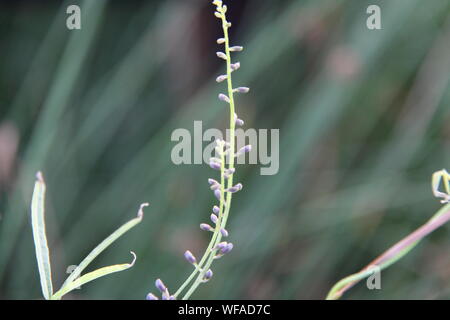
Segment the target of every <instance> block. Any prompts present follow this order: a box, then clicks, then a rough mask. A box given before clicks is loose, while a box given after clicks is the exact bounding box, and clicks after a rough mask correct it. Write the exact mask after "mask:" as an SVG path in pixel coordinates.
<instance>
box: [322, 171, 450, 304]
mask: <svg viewBox="0 0 450 320" xmlns="http://www.w3.org/2000/svg"><path fill="white" fill-rule="evenodd" d="M449 180H450V175H449V174H448V173H447V171H445V170H441V171H438V172H435V173H434V174H433V178H432V189H433V194H434V195H435V196H436V197H438V198H443V200H441V202H442V203H447V204H446V205H445V206H443V207H442V208H441V209H440V210H439V211H438V212H436V213H435V214H434V215H433V216H432V217H431V219H430V220H428V222H427V223H425V224H424V225H422V226H421V227H420V228H418V229H417V230H416V231H414V232H413V233H411V234H409V235H408V236H406V237H405V238H403V239H402V240H400V241H399V242H397V243H396V244H395V245H393V246H392V247H390V248H389V249H388V250H386V251H385V252H384V253H383V254H382V255H380V256H379V257H378V258H376V259H375V260H374V261H372V262H371V263H369V264H368V265H367V266H366V267H365V268H363V269H362V270H361V271H359V272H357V273H355V274H352V275H350V276H348V277H345V278H344V279H342V280H340V281H339V282H337V283H336V284H335V285H334V286H333V287H332V288H331V290H330V292H329V293H328V295H327V300H336V299H339V298H340V297H341V296H342V295H343V294H344V292H346V291H347V290H349V289H350V288H351V287H353V286H354V285H355V284H357V283H358V282H359V281H361V280H362V279H364V278H367V277H369V276H370V275H372V274H373V273H374V272H376V271H377V270H378V271H381V270H383V269H386V268H387V267H389V266H390V265H392V264H394V263H395V262H397V261H398V260H400V259H401V258H403V257H404V256H405V255H406V254H408V253H409V252H410V251H411V250H412V249H413V248H414V247H415V246H416V245H417V244H419V242H420V241H421V240H422V239H423V238H424V237H425V236H427V235H428V234H430V233H431V232H433V231H434V230H436V229H437V228H439V227H440V226H442V225H443V224H445V223H447V222H448V221H449V220H450V203H449V202H450V185H449ZM441 181H443V185H444V188H445V191H446V192H445V193H444V192H441V191H439V186H440V184H441Z"/></svg>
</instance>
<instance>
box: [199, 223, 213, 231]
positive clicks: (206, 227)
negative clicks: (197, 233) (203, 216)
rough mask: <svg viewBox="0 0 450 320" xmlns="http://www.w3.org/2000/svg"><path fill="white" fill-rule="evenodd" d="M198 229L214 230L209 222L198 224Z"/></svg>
mask: <svg viewBox="0 0 450 320" xmlns="http://www.w3.org/2000/svg"><path fill="white" fill-rule="evenodd" d="M200 229H202V230H203V231H214V228H213V227H211V226H210V225H209V224H207V223H202V224H200Z"/></svg>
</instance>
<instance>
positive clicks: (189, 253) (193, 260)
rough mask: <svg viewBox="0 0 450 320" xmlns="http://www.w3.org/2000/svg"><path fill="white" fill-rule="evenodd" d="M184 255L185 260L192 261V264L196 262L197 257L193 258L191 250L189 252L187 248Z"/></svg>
mask: <svg viewBox="0 0 450 320" xmlns="http://www.w3.org/2000/svg"><path fill="white" fill-rule="evenodd" d="M184 257H185V258H186V260H187V261H188V262H189V263H192V264H195V263H197V259H195V257H194V255H193V254H192V252H190V251H189V250H187V251H186V252H185V253H184Z"/></svg>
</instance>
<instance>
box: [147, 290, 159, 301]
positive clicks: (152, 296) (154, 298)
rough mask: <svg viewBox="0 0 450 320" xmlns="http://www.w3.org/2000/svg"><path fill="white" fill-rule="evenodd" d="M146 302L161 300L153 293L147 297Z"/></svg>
mask: <svg viewBox="0 0 450 320" xmlns="http://www.w3.org/2000/svg"><path fill="white" fill-rule="evenodd" d="M145 300H159V298H158V297H157V296H155V295H154V294H153V293H151V292H150V293H149V294H148V295H147V296H146V297H145Z"/></svg>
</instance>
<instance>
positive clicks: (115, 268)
mask: <svg viewBox="0 0 450 320" xmlns="http://www.w3.org/2000/svg"><path fill="white" fill-rule="evenodd" d="M131 254H132V255H133V261H132V262H131V263H125V264H116V265H112V266H108V267H103V268H100V269H97V270H95V271H92V272H89V273H86V274H85V275H83V276H81V277H80V278H78V279H76V280H74V281H72V282H70V283H68V284H67V285H65V286H63V287H62V288H61V289H60V290H59V291H58V292H56V293H55V294H54V295H53V297H52V300H59V299H61V297H62V296H64V295H65V294H67V293H69V292H70V291H72V290H74V289H76V288H78V287H80V286H82V285H84V284H86V283H88V282H90V281H92V280H95V279H98V278H100V277H103V276H106V275H109V274H111V273H115V272H120V271H123V270H126V269H128V268H131V267H132V266H133V265H134V263H135V262H136V254H135V253H134V252H133V251H131Z"/></svg>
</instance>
